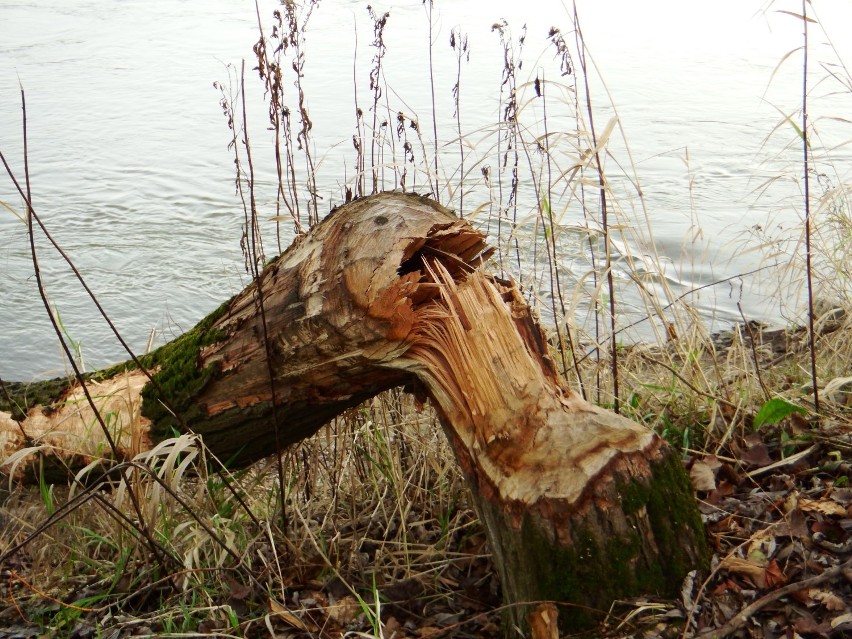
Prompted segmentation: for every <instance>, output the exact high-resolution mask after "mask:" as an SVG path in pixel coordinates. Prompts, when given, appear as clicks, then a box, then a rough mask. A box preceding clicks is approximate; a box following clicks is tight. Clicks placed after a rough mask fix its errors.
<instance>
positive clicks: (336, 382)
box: [0, 194, 707, 636]
mask: <svg viewBox="0 0 852 639" xmlns="http://www.w3.org/2000/svg"><path fill="white" fill-rule="evenodd" d="M488 252H489V249H488V247H487V245H486V243H485V238H484V236H483V235H482V234H481V233H479V232H477V231H476V230H474V229H473V228H472V227H471V226H470V225H469V224H467V223H466V222H464V221H463V220H458V219H456V218H455V217H453V216H452V215H450V214H449V213H448V212H447V211H446V210H444V209H442V208H441V207H439V206H438V205H436V204H435V203H433V202H431V201H430V200H427V199H425V198H420V197H417V196H410V195H401V194H380V195H377V196H373V197H370V198H365V199H362V200H358V201H356V202H354V203H351V204H348V205H346V206H344V207H341V208H339V209H337V210H336V211H335V212H334V213H332V214H331V215H330V216H329V217H328V218H327V219H326V220H324V221H323V222H322V223H321V224H320V225H318V226H317V227H316V228H315V229H314V230H312V231H311V233H309V234H308V235H307V236H305V237H304V238H302V239H301V240H300V241H299V242H298V243H297V244H296V245H294V246H293V247H291V248H290V249H289V250H288V251H287V252H286V253H285V254H284V255H282V256H281V257H280V258H279V259H278V260H276V261H275V262H273V263H272V264H270V265H269V266H268V267H267V268H266V269H265V270H264V272H263V274H262V276H261V283H260V293H261V294H260V295H259V294H258V289H257V287H256V286H254V285H252V286H250V287H248V288H247V289H246V290H245V291H243V292H242V293H241V294H239V295H238V296H236V297H235V298H234V299H232V300H231V301H229V302H228V303H226V304H224V305H223V306H222V307H221V308H220V309H219V310H218V311H217V312H215V313H214V314H212V315H211V316H209V317H208V318H206V319H205V320H204V321H203V322H201V323H200V324H199V325H198V326H196V328H194V329H193V330H192V331H190V332H189V333H187V334H186V335H184V336H183V337H181V338H179V339H178V340H176V341H175V342H172V343H171V344H168V345H166V346H165V347H163V348H162V349H160V350H159V351H157V352H155V353H153V354H152V355H150V356H148V357H146V358H145V359H144V362H143V363H144V365H145V366H146V367H149V368H150V369H151V371H153V372H154V374H153V379H154V382H150V381H148V378H147V377H146V376H145V375H144V373H142V372H140V371H138V370H134V369H132V368H129V367H126V366H122V367H118V368H117V369H115V370H113V371H111V372H109V373H105V374H103V375H102V377H103V381H102V382H99V383H101V384H104V385H105V386H103V387H97V386H93V391H94V392H95V393H97V394H98V396H99V397H101V398H102V400H101V401H104V402H109V406H107V407H106V408H105V409H104V410H105V412H107V413H108V414H109V415H111V417H110V419H109V420H108V423H109V424H110V426H111V427H112V428H113V429H115V431H116V439H117V440H118V442H119V447H120V455H127V456H131V455H133V454H135V453H137V452H139V451H141V450H143V449H145V448H146V447H150V446H151V445H152V444H153V443H156V442H157V441H159V440H162V439H163V438H166V437H169V436H171V435H172V434H173V433H174V432H176V431H177V432H182V431H187V430H192V431H194V432H197V433H199V434H201V435H202V436H203V438H204V441H205V444H206V445H207V446H208V448H209V449H210V450H211V451H212V452H213V453H214V454H215V455H217V456H218V457H219V458H220V459H223V460H229V461H230V463H232V464H246V463H248V462H251V461H253V460H255V459H258V458H260V457H263V456H266V455H268V454H270V453H272V452H274V451H275V449H276V445H277V446H278V447H281V446H284V445H287V444H290V443H292V442H295V441H298V440H300V439H303V438H304V437H307V436H309V435H310V434H312V433H313V432H315V431H316V430H317V429H318V428H319V427H320V426H321V425H323V424H324V423H326V422H327V421H328V420H329V419H331V418H332V417H333V416H334V415H337V414H339V413H340V412H342V411H343V410H345V409H346V408H348V407H351V406H354V405H356V404H358V403H360V402H361V401H363V400H364V399H367V398H369V397H372V396H373V395H375V394H377V393H379V392H380V391H382V390H385V389H388V388H391V387H393V386H398V385H403V384H404V385H407V386H409V387H410V388H412V389H415V390H416V391H417V392H419V393H422V395H423V396H424V397H425V398H428V399H429V400H431V401H432V402H433V403H434V405H435V406H436V408H437V410H438V413H439V415H440V417H441V422H442V424H443V427H444V430H445V432H446V434H447V436H448V438H449V440H450V442H451V445H452V447H453V449H454V451H455V453H456V456H457V458H458V461H459V464H460V466H461V468H462V469H463V472H464V474H465V476H466V478H467V480H468V482H469V484H470V488H471V492H472V494H473V500H474V503H475V505H476V508H477V511H478V513H479V515H480V518H481V519H482V521H483V524H484V525H485V527H486V530H487V535H488V539H489V542H490V545H491V548H492V551H493V552H494V555H495V564H496V566H497V569H498V571H499V574H500V579H501V583H502V585H503V590H504V596H505V598H506V600H507V602H509V603H512V604H516V605H513V606H511V607H509V608H508V611H509V612H508V614H507V624H506V634H507V636H509V635H512V634H513V633H514V632H515V630H514V629H515V628H518V629H521V630H525V629H527V628H528V627H529V622H530V619H531V615H532V616H533V617H534V616H535V615H536V614H539V613H538V612H537V611H536V608H535V604H533V603H529V604H528V603H526V602H540V601H544V600H549V601H556V602H558V603H560V604H566V605H565V606H563V607H562V608H561V612H560V625H562V627H563V628H569V627H571V628H577V627H582V626H584V625H588V624H589V623H592V622H595V621H597V620H598V619H597V618H596V616H595V614H594V611H598V612H600V613H605V612H606V610H607V609H608V608H609V605H610V603H611V602H612V601H613V600H615V599H619V598H624V597H630V596H633V595H637V594H642V593H647V594H659V595H666V596H673V595H675V594H676V592H677V590H678V587H679V585H680V582H681V580H682V578H683V577H684V575H685V574H686V573H687V572H688V571H689V570H691V569H693V568H698V567H702V566H703V565H704V563H705V561H706V556H707V551H706V545H705V542H704V538H703V529H702V526H701V522H700V518H699V517H698V513H697V508H696V504H695V502H694V500H693V497H692V492H691V488H690V486H689V483H688V481H687V480H686V476H685V473H684V472H683V469H682V468H681V467H680V463H679V460H678V459H677V457H676V455H675V453H674V452H673V451H672V450H671V449H670V448H669V447H667V446H666V445H665V444H664V442H662V440H660V439H659V438H658V437H657V436H656V435H654V434H653V433H652V432H651V431H649V430H647V429H646V428H644V427H642V426H639V425H638V424H635V423H633V422H631V421H629V420H627V419H625V418H622V417H619V416H617V415H614V414H612V413H609V412H607V411H605V410H603V409H600V408H597V407H595V406H592V405H590V404H588V403H586V402H585V401H583V400H582V399H581V398H580V397H578V396H577V395H576V394H575V393H573V392H572V391H571V390H570V389H568V388H567V387H566V386H565V385H564V383H563V382H562V380H561V378H560V376H559V374H558V372H557V370H556V368H555V366H554V364H553V362H552V360H551V358H550V356H549V354H548V352H547V343H546V340H545V336H544V334H543V332H542V330H541V329H540V328H539V326H538V325H537V323H536V321H535V319H534V318H533V317H532V315H531V313H530V309H529V307H528V306H527V305H526V304H525V303H524V301H523V299H522V297H521V296H520V294H519V292H518V291H517V289H516V288H515V287H514V286H513V285H512V284H510V283H506V282H500V281H498V280H495V279H493V278H489V277H487V276H485V275H484V274H482V273H481V272H479V270H478V269H479V267H480V265H481V261H482V260H483V259H484V258H485V257H487V255H488ZM261 299H262V301H263V312H261V311H260V301H261ZM264 335H267V336H268V347H267V346H266V345H265V342H264ZM270 377H271V378H272V379H273V380H274V389H275V396H274V397H273V392H272V386H273V384H271V383H270ZM74 393H75V391H73V390H71V391H66V392H65V393H64V394H63V396H62V397H60V398H58V400H57V401H56V402H55V403H54V406H53V407H52V408H50V409H45V408H42V407H33V408H30V409H29V410H28V411H27V418H26V419H25V420H24V421H23V422H21V423H18V422H16V421H14V420H13V419H12V418H11V416H10V415H7V416H6V417H5V418H4V417H0V445H3V446H4V451H5V452H3V453H2V454H3V455H4V456H5V458H6V459H7V461H8V460H9V459H11V460H13V461H14V462H16V464H17V465H15V472H16V473H18V474H22V473H25V472H26V469H27V467H28V464H29V463H31V462H28V461H27V459H29V458H26V455H25V453H23V452H21V449H22V448H23V447H26V446H28V445H29V446H43V447H44V451H49V452H50V454H51V456H52V457H54V458H56V459H60V460H62V462H63V463H66V464H76V465H80V464H83V463H88V462H90V461H91V460H92V459H93V458H96V457H97V456H98V455H103V454H104V450H105V446H104V441H103V439H101V440H100V441H98V432H97V428H98V427H97V425H96V424H95V423H94V420H93V415H91V414H86V413H85V410H83V409H81V403H80V402H79V399H78V397H77V396H76V395H75V394H74ZM275 417H277V419H276V418H275ZM276 423H277V430H278V432H277V434H276V432H275V431H276V427H275V424H276ZM16 451H17V452H16ZM0 460H2V458H0ZM18 462H19V463H18ZM0 463H2V461H0ZM6 466H7V470H10V469H11V468H10V464H8V463H7V465H6Z"/></svg>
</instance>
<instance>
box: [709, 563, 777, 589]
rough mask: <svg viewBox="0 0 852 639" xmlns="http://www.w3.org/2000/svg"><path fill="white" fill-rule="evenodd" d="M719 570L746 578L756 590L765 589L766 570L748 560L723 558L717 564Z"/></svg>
mask: <svg viewBox="0 0 852 639" xmlns="http://www.w3.org/2000/svg"><path fill="white" fill-rule="evenodd" d="M719 568H720V569H723V570H727V571H728V572H731V573H734V574H737V575H743V576H745V577H748V578H749V579H750V580H751V582H752V583H753V584H754V585H755V586H757V587H758V588H765V587H766V568H764V567H763V566H758V565H757V564H755V563H753V562H751V561H749V560H748V559H741V558H740V557H725V558H724V559H723V560H722V562H721V563H720V564H719Z"/></svg>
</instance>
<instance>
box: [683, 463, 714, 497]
mask: <svg viewBox="0 0 852 639" xmlns="http://www.w3.org/2000/svg"><path fill="white" fill-rule="evenodd" d="M689 478H690V479H691V480H692V487H693V489H695V490H696V491H699V492H710V491H711V490H716V474H715V473H714V472H713V469H712V468H710V466H709V464H707V463H705V462H703V461H701V460H698V461H696V462H695V463H694V464H692V468H691V469H690V470H689Z"/></svg>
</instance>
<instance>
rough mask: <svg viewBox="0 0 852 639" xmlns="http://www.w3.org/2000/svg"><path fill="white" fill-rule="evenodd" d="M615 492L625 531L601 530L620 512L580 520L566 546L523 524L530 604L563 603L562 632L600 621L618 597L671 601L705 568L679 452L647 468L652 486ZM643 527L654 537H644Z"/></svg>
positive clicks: (528, 521) (637, 484) (622, 486)
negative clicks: (688, 576)
mask: <svg viewBox="0 0 852 639" xmlns="http://www.w3.org/2000/svg"><path fill="white" fill-rule="evenodd" d="M616 492H617V494H618V496H619V497H620V498H621V505H622V510H623V513H624V515H625V517H626V521H627V523H628V525H627V526H626V527H625V528H626V529H627V530H629V531H630V532H628V533H625V534H619V533H618V532H614V531H613V530H612V529H611V528H610V527H608V526H607V524H606V519H607V518H608V517H610V516H612V517H620V516H621V515H620V514H618V513H617V510H618V506H614V507H613V508H612V509H611V512H604V513H602V514H601V515H600V517H595V516H592V517H583V516H580V517H578V518H577V519H576V522H577V523H575V524H574V525H575V527H574V529H573V530H572V534H571V537H572V540H573V543H572V544H571V545H567V546H566V545H561V544H554V543H553V541H552V540H551V539H550V538H548V535H547V534H546V533H545V532H544V529H542V527H541V526H540V525H537V524H536V522H535V521H534V520H533V519H532V518H531V516H530V515H526V516H525V518H524V520H523V522H522V524H521V544H522V550H521V552H522V554H524V555H525V556H526V557H527V561H528V562H529V563H528V570H529V572H530V573H531V574H532V575H535V576H536V578H537V582H536V585H535V586H534V592H532V593H530V596H531V599H534V600H552V601H556V602H561V603H562V604H565V605H562V606H560V615H559V625H560V629H562V630H563V631H565V632H568V631H577V630H583V629H587V628H590V627H593V626H594V625H596V624H598V623H600V621H601V619H602V618H603V617H604V616H605V615H606V614H607V612H608V610H609V607H610V605H611V603H612V602H613V601H615V600H617V599H623V598H625V597H632V596H638V595H658V596H663V597H675V596H677V593H678V590H679V588H680V585H681V582H682V581H683V578H684V577H685V576H686V574H687V573H688V572H689V571H690V570H693V569H696V568H706V566H707V565H708V562H709V557H710V553H709V550H708V548H707V544H706V540H705V535H704V527H703V524H702V522H701V517H700V515H699V513H698V509H697V505H696V503H695V500H694V497H693V494H692V488H691V486H690V485H689V480H688V478H687V476H686V473H685V471H684V469H683V467H682V465H681V463H680V461H679V460H678V458H677V453H676V452H674V451H670V452H669V453H668V454H667V455H665V456H664V458H663V459H661V460H659V461H657V462H655V463H653V464H652V477H651V478H650V480H648V481H638V480H632V481H629V482H622V483H617V484H616ZM646 518H647V523H644V522H643V520H644V519H646ZM602 522H603V524H602ZM643 523H644V525H643ZM601 524H602V525H601ZM648 525H650V529H651V535H652V539H647V538H645V537H643V535H645V534H646V533H645V532H644V531H646V530H647V528H648ZM653 546H656V548H657V549H658V552H656V553H655V552H651V551H650V550H649V548H652V547H653ZM571 604H574V605H571Z"/></svg>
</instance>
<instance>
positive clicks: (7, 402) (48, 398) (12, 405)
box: [0, 377, 71, 421]
mask: <svg viewBox="0 0 852 639" xmlns="http://www.w3.org/2000/svg"><path fill="white" fill-rule="evenodd" d="M69 386H71V379H69V378H68V377H55V378H53V379H43V380H38V381H35V382H5V381H4V382H3V387H4V389H5V391H0V410H1V411H5V412H8V413H11V414H12V418H13V419H16V420H18V421H20V420H22V419H24V418H25V417H26V415H27V412H28V411H29V410H30V408H32V407H33V406H35V405H36V404H40V405H42V406H45V407H48V409H49V408H50V407H52V406H54V405H55V404H56V401H57V400H58V399H59V398H60V397H62V395H63V394H64V393H65V391H66V390H68V387H69Z"/></svg>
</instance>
